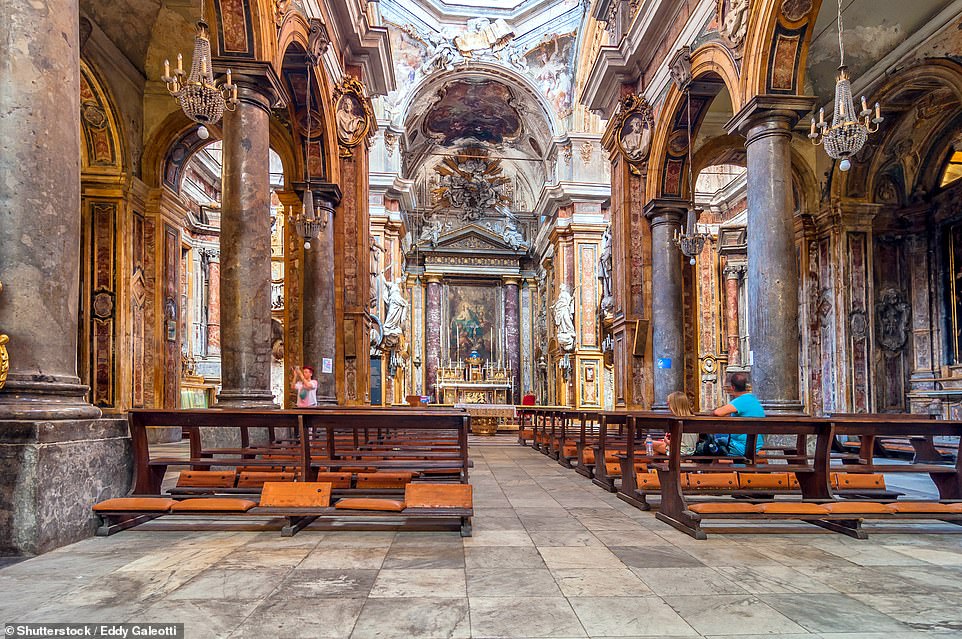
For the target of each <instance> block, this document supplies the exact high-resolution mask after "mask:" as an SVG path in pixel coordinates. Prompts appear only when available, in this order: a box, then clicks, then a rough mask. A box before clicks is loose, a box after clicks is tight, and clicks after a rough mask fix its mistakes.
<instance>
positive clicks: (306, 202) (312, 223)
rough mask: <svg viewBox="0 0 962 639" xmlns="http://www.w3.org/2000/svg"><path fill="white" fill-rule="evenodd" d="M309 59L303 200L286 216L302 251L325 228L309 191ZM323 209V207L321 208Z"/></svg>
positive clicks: (309, 60)
mask: <svg viewBox="0 0 962 639" xmlns="http://www.w3.org/2000/svg"><path fill="white" fill-rule="evenodd" d="M311 66H312V65H311V59H310V57H308V60H307V100H306V103H307V138H306V139H305V143H304V176H305V185H304V199H303V201H302V202H301V211H300V213H298V214H297V215H294V214H293V212H292V211H291V212H289V213H288V215H289V216H290V218H291V222H293V223H294V230H295V231H297V234H298V235H299V236H300V237H301V239H303V240H304V249H305V250H307V249H310V248H311V240H314V239H316V238H317V236H318V235H320V233H321V229H322V228H324V227H325V226H327V209H324V213H325V215H324V219H321V218H319V217H318V215H317V210H316V209H315V208H314V192H313V190H312V189H311V153H310V151H311V120H312V119H313V115H312V113H311V75H312V71H311ZM322 208H323V207H322Z"/></svg>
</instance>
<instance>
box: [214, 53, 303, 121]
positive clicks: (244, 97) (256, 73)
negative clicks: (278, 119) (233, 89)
mask: <svg viewBox="0 0 962 639" xmlns="http://www.w3.org/2000/svg"><path fill="white" fill-rule="evenodd" d="M212 64H213V67H214V73H226V72H227V69H230V70H231V73H232V74H233V82H234V84H236V85H237V99H238V100H239V101H240V102H242V103H244V104H249V105H251V106H255V107H258V108H261V109H264V110H266V111H267V112H268V113H270V110H271V109H277V108H280V107H283V106H286V105H287V98H286V95H287V93H286V92H285V90H284V85H283V84H282V83H281V81H280V78H278V77H277V72H276V71H275V70H274V65H272V64H271V63H269V62H259V61H256V60H238V59H237V58H229V59H227V58H214V59H213V61H212Z"/></svg>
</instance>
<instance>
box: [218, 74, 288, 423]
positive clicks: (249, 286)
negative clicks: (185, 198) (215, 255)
mask: <svg viewBox="0 0 962 639" xmlns="http://www.w3.org/2000/svg"><path fill="white" fill-rule="evenodd" d="M234 77H235V79H236V80H235V81H236V83H237V84H238V85H239V91H238V97H239V99H240V102H239V104H238V105H237V108H236V110H235V111H233V112H227V113H225V114H224V142H223V145H224V147H223V148H224V151H223V154H224V178H223V184H224V194H223V209H222V213H221V234H220V247H221V248H220V262H221V280H220V295H221V298H220V321H221V392H220V394H219V395H218V396H217V405H218V406H221V407H233V408H244V407H261V408H271V407H275V404H274V399H273V395H272V394H271V219H270V205H271V201H270V190H271V189H270V129H269V122H270V108H271V105H272V100H273V95H274V93H273V90H272V88H271V87H270V85H269V83H267V82H265V81H264V80H263V79H262V78H259V77H251V76H243V75H242V76H238V75H237V74H235V76H234Z"/></svg>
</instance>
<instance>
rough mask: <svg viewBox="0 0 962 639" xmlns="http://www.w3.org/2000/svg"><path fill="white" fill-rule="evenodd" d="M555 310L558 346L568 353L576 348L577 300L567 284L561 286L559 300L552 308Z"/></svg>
mask: <svg viewBox="0 0 962 639" xmlns="http://www.w3.org/2000/svg"><path fill="white" fill-rule="evenodd" d="M551 307H552V308H553V309H554V325H555V332H556V335H557V338H558V344H559V345H560V346H561V348H563V349H564V350H566V351H570V350H574V347H575V298H574V297H572V296H571V291H569V290H568V285H567V284H562V285H561V290H560V291H559V292H558V299H557V300H555V303H554V304H552V306H551Z"/></svg>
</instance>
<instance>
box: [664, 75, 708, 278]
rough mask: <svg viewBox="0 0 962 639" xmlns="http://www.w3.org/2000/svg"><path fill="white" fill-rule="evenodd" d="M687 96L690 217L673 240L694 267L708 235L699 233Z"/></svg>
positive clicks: (686, 90)
mask: <svg viewBox="0 0 962 639" xmlns="http://www.w3.org/2000/svg"><path fill="white" fill-rule="evenodd" d="M685 95H686V96H687V99H688V188H689V189H690V190H691V200H690V201H689V205H688V216H687V219H686V220H685V231H684V232H683V233H679V232H678V230H677V229H675V236H674V238H672V239H673V241H674V243H675V246H677V247H678V249H679V250H680V251H681V252H682V253H683V254H684V255H685V257H687V258H690V259H689V263H690V264H692V265H694V264H695V257H697V256H698V255H701V252H702V251H703V250H705V244H706V243H707V242H708V233H699V232H698V218H699V217H700V216H701V214H702V211H703V210H704V209H701V208H700V207H697V206H695V178H694V169H693V168H692V148H691V91H690V90H689V89H685Z"/></svg>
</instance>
